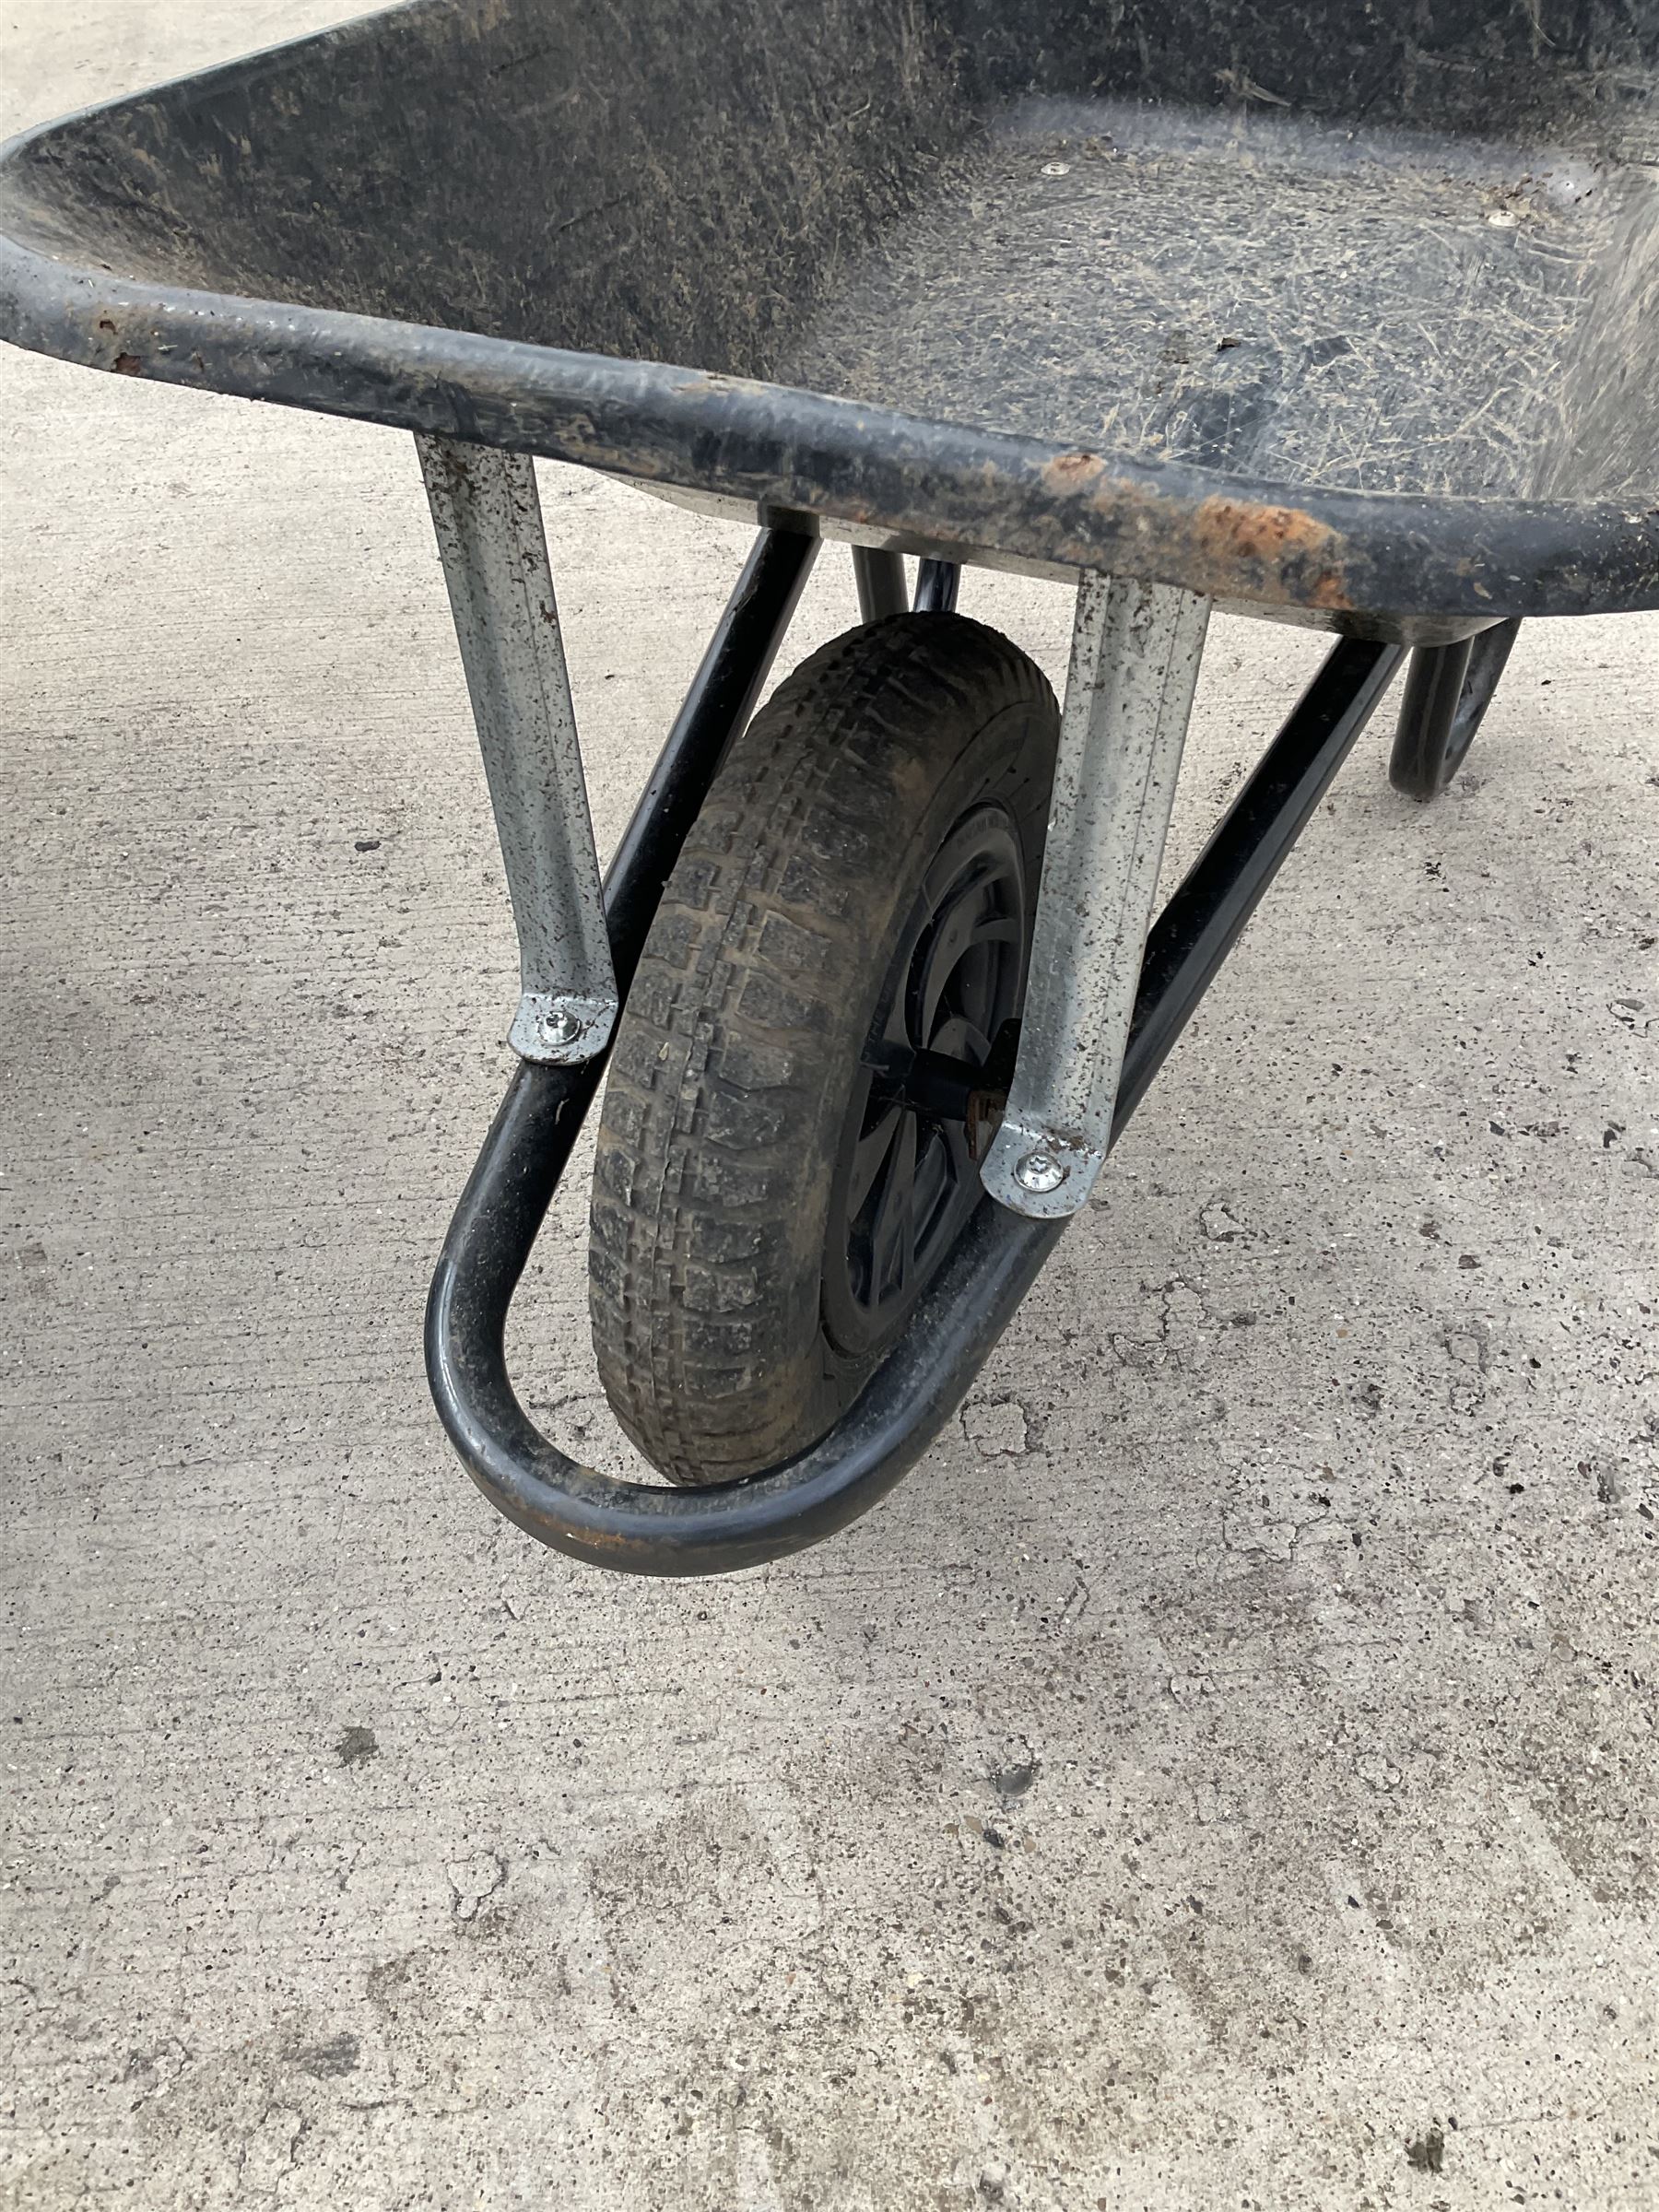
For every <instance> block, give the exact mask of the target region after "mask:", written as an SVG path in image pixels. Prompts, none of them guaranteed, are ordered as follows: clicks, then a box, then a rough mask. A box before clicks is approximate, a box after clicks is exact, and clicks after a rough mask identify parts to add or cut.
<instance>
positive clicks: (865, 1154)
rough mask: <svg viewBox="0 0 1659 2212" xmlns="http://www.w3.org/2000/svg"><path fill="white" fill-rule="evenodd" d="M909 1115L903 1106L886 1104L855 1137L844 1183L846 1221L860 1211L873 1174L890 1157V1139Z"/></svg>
mask: <svg viewBox="0 0 1659 2212" xmlns="http://www.w3.org/2000/svg"><path fill="white" fill-rule="evenodd" d="M911 1118H912V1117H911V1115H910V1113H909V1112H907V1111H906V1109H905V1108H904V1107H902V1106H900V1105H892V1106H889V1107H888V1110H887V1112H885V1113H884V1114H883V1115H882V1117H881V1119H880V1120H879V1121H878V1122H877V1124H876V1126H875V1127H874V1128H873V1129H871V1130H869V1131H867V1132H866V1134H865V1135H864V1136H862V1137H860V1139H859V1140H858V1149H857V1151H856V1152H854V1154H853V1175H852V1180H851V1181H850V1182H849V1183H848V1185H847V1216H848V1218H849V1219H850V1220H854V1221H855V1220H856V1219H857V1218H858V1217H859V1215H860V1214H861V1213H862V1212H863V1211H864V1205H865V1199H866V1198H867V1197H868V1196H869V1194H870V1192H871V1190H872V1189H873V1188H874V1186H875V1182H876V1178H877V1175H879V1174H880V1172H881V1171H882V1169H883V1168H885V1167H886V1166H887V1163H888V1159H890V1158H891V1157H892V1151H893V1139H894V1137H895V1136H897V1135H898V1134H899V1126H900V1123H901V1122H908V1121H910V1120H911Z"/></svg>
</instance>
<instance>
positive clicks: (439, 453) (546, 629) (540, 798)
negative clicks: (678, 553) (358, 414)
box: [415, 436, 619, 1063]
mask: <svg viewBox="0 0 1659 2212" xmlns="http://www.w3.org/2000/svg"><path fill="white" fill-rule="evenodd" d="M415 442H416V444H417V446H418V448H419V451H420V466H421V473H422V475H423V476H424V477H425V478H426V488H427V498H428V500H429V501H430V503H431V509H432V522H433V524H434V526H435V528H436V530H437V533H438V550H439V552H440V554H441V557H442V559H443V576H444V582H446V583H447V584H448V586H449V596H450V607H451V609H452V611H453V615H454V618H455V635H456V638H457V639H458V641H459V642H460V646H461V658H462V661H463V663H464V665H465V669H466V688H467V690H468V691H469V693H470V694H471V697H472V708H473V720H474V721H475V723H476V724H477V731H478V744H479V747H480V748H481V750H482V752H483V755H484V772H485V774H486V776H487V777H488V782H489V801H490V805H491V806H492V807H493V808H494V810H495V819H496V833H497V835H498V836H499V837H500V843H501V860H502V864H503V865H504V866H505V868H506V871H507V889H508V892H509V894H510V896H511V898H512V918H513V921H514V923H515V924H516V925H517V928H518V940H519V982H520V992H521V995H520V998H519V1005H518V1012H517V1013H516V1014H515V1015H514V1017H513V1020H512V1029H511V1030H510V1031H509V1032H508V1041H509V1042H510V1043H511V1044H512V1048H513V1050H514V1051H515V1052H516V1053H518V1054H519V1055H520V1057H521V1058H522V1059H525V1060H551V1061H559V1062H565V1063H571V1062H577V1061H582V1060H588V1059H591V1058H592V1057H593V1055H594V1053H597V1052H601V1051H603V1049H604V1047H605V1045H606V1042H607V1041H608V1040H609V1037H610V1033H611V1030H612V1029H613V1028H614V1027H615V1026H616V1020H617V1013H618V1003H619V1002H618V992H617V978H616V973H615V971H614V969H613V967H612V964H611V947H610V940H609V938H608V937H607V936H606V928H605V905H604V900H603V897H602V895H601V892H600V888H599V856H598V853H596V852H595V851H594V826H593V821H592V818H591V817H590V816H589V813H588V802H587V785H586V782H584V780H583V778H582V755H581V752H580V750H579V749H578V747H577V742H576V715H575V710H574V708H573V707H572V705H571V681H570V677H569V675H568V673H567V672H566V668H565V657H564V645H563V642H562V641H561V640H560V637H559V609H558V606H557V605H556V603H555V601H554V597H553V577H552V572H551V571H550V569H549V568H548V565H547V533H546V531H545V530H544V528H543V526H542V514H541V502H540V500H538V498H537V497H536V490H535V464H534V463H533V462H532V461H531V460H530V459H529V458H528V457H527V456H526V455H524V454H523V453H501V452H499V451H497V450H496V449H495V448H493V447H489V446H481V445H463V444H461V443H459V442H457V441H455V440H454V439H452V438H431V437H426V436H418V437H417V438H416V441H415Z"/></svg>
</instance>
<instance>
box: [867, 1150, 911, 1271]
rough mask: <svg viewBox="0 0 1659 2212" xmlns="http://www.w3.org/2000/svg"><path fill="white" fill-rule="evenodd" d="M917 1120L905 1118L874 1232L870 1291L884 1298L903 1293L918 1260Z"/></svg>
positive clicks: (890, 1157) (879, 1206)
mask: <svg viewBox="0 0 1659 2212" xmlns="http://www.w3.org/2000/svg"><path fill="white" fill-rule="evenodd" d="M915 1188H916V1117H915V1115H914V1114H913V1113H907V1114H905V1115H904V1116H903V1126H902V1128H901V1129H900V1132H899V1137H898V1141H897V1143H896V1144H895V1145H894V1146H893V1147H892V1150H891V1151H890V1152H889V1153H888V1171H887V1179H886V1181H885V1182H884V1183H883V1185H882V1190H881V1198H880V1202H879V1204H878V1205H877V1208H876V1218H875V1221H874V1222H873V1223H872V1224H871V1229H870V1289H871V1293H872V1295H873V1296H875V1297H877V1298H882V1297H885V1296H887V1295H888V1294H889V1293H890V1292H893V1291H897V1290H902V1289H903V1288H904V1285H905V1283H906V1281H907V1279H908V1278H909V1276H910V1271H911V1265H912V1261H913V1260H914V1257H915V1238H916V1218H915V1206H914V1198H915Z"/></svg>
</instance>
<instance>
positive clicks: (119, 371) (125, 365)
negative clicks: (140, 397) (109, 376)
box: [115, 353, 144, 376]
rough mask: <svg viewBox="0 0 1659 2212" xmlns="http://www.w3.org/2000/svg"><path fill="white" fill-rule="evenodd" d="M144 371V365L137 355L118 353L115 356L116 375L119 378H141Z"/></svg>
mask: <svg viewBox="0 0 1659 2212" xmlns="http://www.w3.org/2000/svg"><path fill="white" fill-rule="evenodd" d="M143 371H144V363H143V362H142V361H141V360H140V359H138V356H137V355H136V354H135V353H118V354H117V355H116V356H115V373H116V375H117V376H139V375H141V374H142V373H143Z"/></svg>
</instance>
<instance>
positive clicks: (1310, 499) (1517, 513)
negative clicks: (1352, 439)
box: [0, 11, 1659, 629]
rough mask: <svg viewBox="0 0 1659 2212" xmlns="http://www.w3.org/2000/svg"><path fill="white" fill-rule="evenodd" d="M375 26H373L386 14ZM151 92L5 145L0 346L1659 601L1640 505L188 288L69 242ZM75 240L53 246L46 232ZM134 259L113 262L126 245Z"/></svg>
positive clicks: (1170, 544)
mask: <svg viewBox="0 0 1659 2212" xmlns="http://www.w3.org/2000/svg"><path fill="white" fill-rule="evenodd" d="M381 12H382V14H383V13H384V12H385V11H381ZM370 19H371V18H355V19H354V21H353V22H351V23H347V24H341V25H336V26H334V27H332V28H331V29H325V30H323V31H320V32H315V33H312V34H311V35H310V36H308V37H305V38H301V39H297V40H291V41H285V42H284V43H283V44H282V45H280V46H278V47H276V48H270V49H266V50H265V52H263V53H254V54H250V55H248V56H245V57H244V58H243V59H241V60H240V61H235V62H231V63H229V64H225V65H221V66H220V67H218V68H215V69H211V70H208V71H205V72H200V73H197V74H196V75H194V76H187V77H182V78H179V79H175V80H173V81H172V83H171V85H169V86H165V87H162V88H159V90H161V91H169V90H173V89H176V88H179V87H182V86H184V85H189V86H190V87H191V88H193V90H194V91H195V92H196V93H198V94H202V93H205V92H206V90H207V89H208V88H210V87H213V86H215V85H230V84H234V83H236V82H238V81H239V80H241V78H243V77H245V76H250V75H252V74H253V73H254V72H264V71H267V70H268V69H269V68H270V65H271V63H272V60H273V58H274V57H275V56H277V55H280V56H283V57H284V58H285V59H286V58H288V57H290V56H295V55H298V54H299V53H301V52H302V51H306V50H313V49H315V48H317V47H319V46H323V45H326V44H328V43H329V42H331V41H338V40H340V39H342V38H345V37H349V36H351V35H352V34H354V33H355V32H357V31H358V30H359V29H360V28H361V26H362V25H363V24H364V22H365V21H367V20H370ZM155 97H156V90H154V89H152V90H151V91H148V92H142V93H135V94H130V95H126V96H124V97H123V98H120V99H117V100H109V101H104V102H100V103H98V104H97V105H95V106H92V107H89V108H87V109H83V110H81V111H78V112H76V113H75V114H73V115H68V116H65V117H61V118H59V119H58V120H57V121H56V122H53V123H49V124H43V125H41V126H38V127H36V128H34V129H32V130H29V131H26V132H24V133H22V134H20V135H18V136H16V137H14V138H12V139H10V140H9V141H7V142H6V144H5V145H4V146H0V336H4V337H6V338H7V339H9V340H10V341H11V342H13V343H14V344H16V345H18V346H20V347H25V348H27V349H29V350H31V351H35V352H39V353H44V354H49V355H53V356H55V357H56V358H58V359H65V360H69V361H74V362H76V363H79V364H81V365H84V366H86V367H88V368H96V369H102V370H106V371H115V372H117V373H123V374H127V375H132V376H138V377H146V378H149V379H152V380H155V381H159V382H167V383H174V384H181V385H186V386H192V385H194V386H198V387H200V388H202V389H205V390H208V391H214V392H220V393H228V394H236V395H238V396H240V397H243V398H249V399H260V400H266V401H271V402H274V403H276V404H277V405H280V406H294V407H301V408H307V409H311V410H312V411H315V412H318V413H323V414H329V415H338V416H344V417H347V418H355V419H358V420H365V421H371V422H377V423H382V424H386V425H389V426H392V427H394V428H398V429H407V430H412V431H414V430H418V431H428V432H435V433H439V434H441V435H444V436H448V437H455V438H461V439H466V440H472V441H477V442H479V443H483V444H488V445H493V446H500V447H503V448H506V449H508V450H512V451H516V452H522V453H535V454H538V455H544V456H546V457H547V458H549V459H554V460H560V461H566V462H571V463H574V464H576V465H580V466H583V467H588V468H594V469H597V470H600V471H602V472H603V473H605V474H607V475H612V476H617V477H626V478H632V479H637V480H638V481H640V482H641V483H642V484H645V485H647V486H659V487H664V488H677V489H681V490H687V491H697V492H703V493H712V494H716V495H720V496H724V497H726V498H732V499H736V500H743V501H746V502H748V503H750V504H752V505H753V506H754V507H756V508H757V509H759V512H760V514H761V516H762V518H763V519H764V520H768V521H772V522H781V523H782V522H789V523H794V524H796V525H797V526H799V527H803V528H806V529H811V528H812V527H813V526H814V523H815V521H817V520H830V521H834V522H837V523H840V524H843V525H852V526H853V527H855V528H857V529H861V530H868V531H871V532H876V533H880V534H883V535H893V536H895V537H909V538H912V539H914V540H917V541H920V542H925V543H927V544H928V545H930V546H936V547H954V548H958V549H959V550H960V551H961V552H962V553H963V554H964V555H966V556H970V557H971V553H972V552H973V550H974V549H975V548H984V549H986V550H989V551H994V552H995V553H996V554H998V555H1000V556H1002V557H1003V558H1005V559H1012V560H1015V561H1018V560H1021V559H1024V560H1030V561H1032V562H1035V563H1039V564H1042V565H1045V566H1049V567H1053V566H1058V567H1063V568H1074V569H1078V570H1084V569H1092V570H1104V571H1112V572H1116V573H1121V574H1132V575H1135V576H1140V577H1144V578H1147V579H1149V580H1151V581H1154V582H1167V583H1173V584H1179V585H1182V586H1184V587H1185V588H1186V589H1188V590H1190V591H1194V592H1197V593H1201V594H1205V595H1206V596H1210V597H1214V598H1219V599H1225V600H1230V601H1234V602H1246V603H1249V602H1254V603H1256V604H1259V605H1261V606H1265V607H1277V608H1300V609H1306V610H1310V611H1311V612H1312V613H1313V614H1314V615H1316V616H1317V617H1319V618H1321V620H1322V622H1323V624H1324V625H1325V626H1328V627H1331V628H1335V629H1341V628H1343V627H1344V626H1345V624H1344V618H1345V617H1353V618H1363V617H1365V616H1368V615H1375V614H1376V613H1378V612H1382V611H1385V612H1387V613H1389V614H1390V615H1395V614H1397V615H1408V616H1435V617H1465V618H1477V619H1479V620H1486V621H1489V620H1495V619H1497V618H1502V617H1509V616H1537V615H1547V614H1556V615H1571V614H1590V613H1618V612H1627V611H1633V610H1637V609H1642V608H1653V607H1659V488H1656V492H1655V498H1654V500H1653V503H1652V504H1643V503H1642V502H1641V500H1637V501H1634V502H1631V503H1629V504H1625V503H1610V502H1606V501H1602V502H1591V501H1583V502H1581V501H1573V500H1482V499H1474V498H1467V497H1465V498H1426V497H1418V496H1414V495H1408V494H1402V493H1397V492H1359V491H1352V490H1346V489H1336V488H1321V487H1318V486H1312V485H1307V484H1292V483H1284V482H1273V481H1267V480H1262V479H1257V478H1253V477H1247V476H1241V475H1228V474H1223V473H1220V472H1218V471H1213V470H1209V469H1199V468H1195V467H1194V466H1192V465H1188V464H1183V463H1181V462H1176V461H1167V462H1151V461H1146V460H1142V459H1138V458H1131V457H1130V456H1128V455H1127V454H1124V453H1114V452H1112V450H1111V449H1110V448H1106V449H1103V450H1101V451H1090V450H1086V449H1083V448H1079V447H1075V446H1074V447H1069V448H1067V447H1062V446H1058V445H1054V444H1052V443H1048V442H1044V441H1039V440H1036V439H1032V438H1029V437H1024V436H1017V435H1011V434H1006V433H998V432H994V431H988V430H984V429H974V428H971V427H968V426H966V425H963V424H959V423H954V422H949V421H942V420H935V419H928V418H922V417H918V416H912V415H908V414H905V413H902V412H900V411H897V410H894V409H891V408H882V407H877V406H866V405H864V404H861V403H858V402H855V401H852V400H846V399H838V398H833V397H829V396H826V395H824V394H819V393H816V392H812V391H808V390H804V389H799V388H794V387H791V386H788V385H783V384H778V383H771V382H760V381H755V380H749V379H745V378H740V377H735V376H729V375H722V374H714V373H710V372H707V371H700V370H698V369H695V368H691V367H685V366H679V365H676V364H673V363H668V362H664V361H658V360H648V359H618V358H614V357H611V356H608V355H604V354H595V353H584V352H579V351H574V350H568V349H564V348H559V347H548V346H541V345H535V344H531V343H526V342H524V341H522V340H515V339H507V338H500V337H493V336H486V335H478V334H476V333H468V332H465V331H460V330H453V329H445V328H441V327H437V326H434V325H429V324H416V323H406V322H397V321H393V320H389V319H386V318H383V317H380V316H376V315H368V314H362V313H357V312H347V311H342V310H339V309H332V308H317V307H310V306H301V305H299V304H295V303H291V302H284V301H282V300H266V299H257V298H245V297H241V296H238V295H236V294H234V293H229V292H221V291H209V290H199V289H192V288H186V287H182V286H179V285H177V284H173V283H171V282H165V281H160V280H158V279H157V278H156V277H153V276H147V274H146V273H145V271H144V270H143V268H142V267H131V266H129V267H124V268H123V267H118V266H113V265H100V264H99V263H97V262H94V261H88V259H86V258H84V255H85V247H84V246H83V247H82V248H81V257H76V255H75V254H60V253H57V252H55V251H54V250H53V245H52V243H51V241H52V239H53V228H54V226H53V217H54V212H55V210H54V206H53V198H52V194H51V189H50V187H51V180H52V178H53V175H54V173H56V172H57V171H58V170H59V169H61V167H62V166H63V165H64V163H65V162H68V161H71V160H72V159H73V149H72V147H69V146H67V145H65V149H64V153H63V155H62V156H61V157H60V158H59V159H58V160H57V161H55V162H54V161H53V160H50V159H49V160H45V161H42V160H41V159H40V156H41V153H42V151H44V152H46V153H48V154H50V153H51V151H52V149H53V141H54V139H56V138H58V137H59V136H60V135H61V136H62V137H64V138H65V140H66V139H68V138H69V137H70V135H71V134H72V133H73V132H75V131H77V130H78V129H79V128H80V127H81V126H82V125H84V124H86V123H87V122H88V121H89V120H92V119H95V118H100V119H111V118H117V117H119V116H120V115H121V114H122V112H124V111H126V110H130V109H134V108H135V107H137V106H138V105H139V104H140V103H141V102H144V101H147V100H153V99H154V98H155ZM58 235H60V236H61V231H60V232H59V233H58ZM116 251H120V252H121V253H125V254H126V256H127V258H128V260H129V261H130V259H131V249H130V247H129V246H128V245H127V244H126V243H125V241H123V242H122V244H121V246H120V247H119V249H117V248H115V247H114V245H113V244H112V253H114V252H116Z"/></svg>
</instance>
